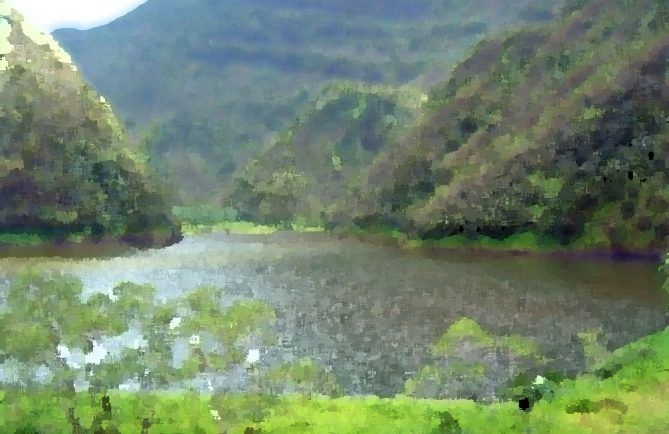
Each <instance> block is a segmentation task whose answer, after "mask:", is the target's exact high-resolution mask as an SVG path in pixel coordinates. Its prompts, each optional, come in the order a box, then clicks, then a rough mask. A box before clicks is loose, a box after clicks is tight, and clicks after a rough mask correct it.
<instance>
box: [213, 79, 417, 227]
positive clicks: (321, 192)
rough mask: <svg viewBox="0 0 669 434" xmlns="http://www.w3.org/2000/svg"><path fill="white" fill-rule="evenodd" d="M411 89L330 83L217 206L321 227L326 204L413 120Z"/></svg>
mask: <svg viewBox="0 0 669 434" xmlns="http://www.w3.org/2000/svg"><path fill="white" fill-rule="evenodd" d="M419 98H420V95H418V94H416V93H415V92H412V91H410V90H393V89H386V88H382V87H378V86H374V87H372V86H361V85H355V84H353V83H349V82H343V83H333V84H331V85H329V86H328V87H326V88H325V89H324V90H323V91H322V92H321V93H320V94H319V95H318V98H316V99H315V101H314V102H312V104H311V107H310V109H309V110H308V111H307V112H306V113H305V114H304V115H303V116H302V117H301V118H300V119H298V120H297V121H296V123H295V124H293V125H292V126H291V127H290V128H289V129H287V130H286V131H284V132H283V133H282V134H281V136H280V137H279V138H278V139H277V140H276V141H275V142H274V143H273V144H272V146H271V147H269V148H268V149H266V150H265V151H264V152H263V153H261V154H260V155H259V156H258V157H257V158H255V159H253V160H252V161H251V162H250V163H249V164H248V165H247V166H246V167H244V170H243V171H240V172H241V173H239V174H238V175H237V176H235V177H234V179H233V180H232V182H231V186H230V187H229V188H228V189H227V191H226V192H225V193H224V195H223V196H224V198H223V202H224V203H227V204H229V205H231V206H234V207H235V208H236V209H237V210H238V211H239V217H240V218H242V219H249V220H253V221H257V222H263V223H269V224H279V223H290V222H291V221H299V220H302V221H303V222H307V223H310V224H321V223H323V219H324V215H325V211H326V209H327V207H328V206H331V205H332V204H333V203H335V202H336V201H337V200H338V199H339V198H340V197H341V196H342V194H343V193H344V192H346V191H348V190H349V189H351V188H352V187H353V186H354V185H355V183H356V182H357V181H358V180H357V178H358V177H359V175H360V172H361V171H362V170H364V169H365V168H366V167H368V166H369V164H370V163H371V162H372V160H373V158H374V157H375V156H376V155H378V154H379V153H380V152H381V151H382V150H383V148H384V147H385V146H386V144H387V143H388V142H390V141H391V140H392V139H393V138H395V137H397V136H398V133H399V132H400V131H402V129H403V128H404V127H406V126H407V125H408V124H410V123H411V121H412V120H413V119H414V118H415V115H416V112H417V111H418V108H419V104H420V99H419Z"/></svg>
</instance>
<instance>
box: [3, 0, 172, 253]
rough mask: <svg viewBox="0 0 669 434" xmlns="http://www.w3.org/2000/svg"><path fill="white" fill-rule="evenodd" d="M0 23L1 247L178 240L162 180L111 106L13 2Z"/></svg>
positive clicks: (65, 55) (147, 242) (141, 243)
mask: <svg viewBox="0 0 669 434" xmlns="http://www.w3.org/2000/svg"><path fill="white" fill-rule="evenodd" d="M3 5H4V3H3ZM3 7H4V6H3ZM0 23H2V29H3V30H2V32H3V34H2V35H0V39H2V40H3V43H2V46H1V47H0V50H1V52H0V57H1V58H2V61H3V65H4V66H3V67H2V68H0V101H1V104H0V245H12V246H17V245H18V246H26V245H29V246H30V245H36V244H39V243H40V242H41V241H42V240H44V241H65V240H67V239H68V238H71V239H72V240H76V239H88V240H101V239H116V240H123V241H127V242H130V243H133V244H139V245H144V246H151V245H164V244H166V243H170V242H175V241H177V240H178V238H179V235H180V234H179V225H178V222H176V221H175V220H174V218H173V216H172V215H171V213H170V211H169V208H168V206H167V196H168V195H167V194H166V191H165V190H164V186H163V185H162V184H161V183H159V182H157V181H156V180H155V179H154V178H153V177H152V175H151V173H150V171H149V170H148V167H147V166H146V164H145V162H144V159H143V157H142V155H141V153H139V152H137V151H136V150H133V149H130V148H129V147H128V146H127V142H126V141H125V139H124V138H123V130H122V128H121V125H120V124H119V122H118V120H117V119H116V117H115V115H114V113H113V112H112V110H111V107H110V105H109V104H108V103H107V102H106V101H105V99H104V98H103V97H101V96H100V95H99V94H97V93H96V92H94V91H93V90H92V89H91V88H90V86H88V85H87V84H85V82H84V80H83V79H82V77H81V76H80V75H79V73H78V72H77V69H76V67H75V66H74V65H73V64H72V62H71V60H70V59H69V56H68V55H67V54H66V53H64V52H63V51H62V50H61V49H60V48H59V47H58V45H57V44H56V43H55V42H54V41H53V39H52V38H51V37H49V36H47V35H44V34H41V33H39V32H38V31H35V30H34V29H33V28H32V26H31V25H30V24H29V23H27V22H26V21H24V20H23V18H22V17H21V16H20V15H18V14H17V13H16V12H15V11H13V10H11V9H8V10H7V15H5V14H4V13H3V15H0ZM5 32H6V33H7V34H4V33H5Z"/></svg>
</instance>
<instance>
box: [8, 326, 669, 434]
mask: <svg viewBox="0 0 669 434" xmlns="http://www.w3.org/2000/svg"><path fill="white" fill-rule="evenodd" d="M668 392H669V328H667V329H665V330H663V331H660V332H658V333H655V334H653V335H650V336H647V337H645V338H643V339H640V340H639V341H636V342H634V343H632V344H630V345H627V346H625V347H623V348H621V349H619V350H617V351H615V352H614V353H613V354H612V355H610V356H609V357H608V358H607V359H606V360H605V361H604V362H603V363H601V364H600V365H599V367H598V368H597V369H595V370H594V371H593V373H590V374H586V375H583V376H580V377H578V378H576V379H574V380H565V381H563V382H562V383H561V384H560V385H559V386H558V387H557V388H556V391H555V395H554V396H553V397H552V398H545V399H543V400H540V401H539V402H538V403H537V404H536V405H535V406H534V407H533V408H532V410H531V411H530V412H523V411H521V410H519V409H518V405H517V403H516V402H514V401H511V402H501V403H496V404H492V405H482V404H478V403H475V402H473V401H470V400H429V399H413V398H409V397H406V396H402V395H398V396H396V397H394V398H378V397H375V396H356V397H352V396H345V397H340V398H328V397H325V396H306V395H285V396H279V397H269V396H254V395H250V394H245V395H244V394H237V395H235V394H231V395H224V396H219V397H215V398H214V399H210V398H211V397H210V396H207V395H199V396H198V395H194V394H189V393H151V394H149V393H129V392H113V393H111V394H110V401H111V406H112V412H111V414H110V417H109V418H110V420H109V421H106V422H105V423H107V424H111V425H115V426H116V427H117V428H118V429H119V431H120V432H122V433H125V432H139V431H140V429H141V424H142V421H143V420H144V419H145V418H147V419H148V420H150V421H151V422H152V425H151V428H150V431H149V432H151V433H179V432H201V433H218V432H223V430H227V432H228V433H230V434H233V433H244V432H245V431H246V432H248V431H247V428H254V429H256V430H258V429H259V430H261V431H260V432H262V433H314V434H315V433H319V434H323V433H333V434H334V433H337V434H347V433H351V434H353V433H356V434H360V433H384V434H385V433H397V434H400V433H426V434H432V433H435V434H436V433H444V432H446V433H448V432H462V433H527V432H529V433H556V434H557V433H559V434H563V433H564V434H568V433H607V434H608V433H614V432H615V433H660V432H669V401H667V400H666V399H665V397H666V394H667V393H668ZM100 398H101V397H100V396H91V395H89V394H88V393H80V394H78V395H77V396H76V398H75V401H76V405H75V407H76V415H77V417H79V418H80V423H81V424H82V426H84V427H88V426H91V425H92V424H93V423H94V420H95V418H96V415H97V417H98V418H100V414H101V413H102V412H101V411H99V410H98V407H100V405H99V403H100ZM0 403H1V405H0V425H2V426H3V427H4V430H5V432H28V431H26V430H30V432H34V431H37V432H60V431H59V430H66V431H67V427H68V422H67V419H66V417H65V411H64V409H66V408H67V407H68V406H69V403H68V402H67V400H65V399H64V398H60V397H57V396H55V395H54V394H53V393H51V392H35V393H31V394H25V393H24V392H13V391H9V390H6V391H5V392H0ZM212 411H215V412H218V415H219V416H221V420H217V419H216V417H215V416H214V415H213V414H212ZM454 421H455V422H454ZM440 425H441V426H442V428H440ZM447 425H448V426H450V427H451V428H450V430H449V429H447V428H446V426H447ZM456 425H457V426H459V427H460V429H461V431H457V430H456V429H454V426H456ZM20 430H23V431H20ZM63 432H64V431H63ZM255 432H258V431H255Z"/></svg>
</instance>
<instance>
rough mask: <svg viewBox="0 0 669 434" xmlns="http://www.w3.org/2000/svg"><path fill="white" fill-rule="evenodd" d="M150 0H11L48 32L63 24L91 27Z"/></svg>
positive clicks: (84, 27)
mask: <svg viewBox="0 0 669 434" xmlns="http://www.w3.org/2000/svg"><path fill="white" fill-rule="evenodd" d="M145 1H146V0H10V1H9V3H11V4H12V6H14V7H15V8H16V9H17V10H19V11H20V12H21V13H22V14H23V15H24V16H25V17H26V18H28V19H30V20H31V22H32V23H33V24H34V25H35V26H38V27H40V28H41V29H42V30H44V31H49V32H50V31H52V30H55V29H58V28H61V27H75V28H78V29H87V28H90V27H95V26H98V25H101V24H106V23H108V22H109V21H112V20H113V19H114V18H117V17H120V16H122V15H125V14H126V13H127V12H130V11H131V10H133V9H134V8H136V7H137V6H139V5H140V4H142V3H144V2H145Z"/></svg>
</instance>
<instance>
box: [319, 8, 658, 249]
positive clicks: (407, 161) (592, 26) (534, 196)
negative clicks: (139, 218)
mask: <svg viewBox="0 0 669 434" xmlns="http://www.w3.org/2000/svg"><path fill="white" fill-rule="evenodd" d="M668 21H669V3H667V2H666V1H661V0H634V1H629V0H591V1H578V2H570V3H569V5H568V6H567V7H566V8H565V10H564V12H563V17H562V18H561V19H559V20H558V21H557V22H555V23H554V24H553V25H552V26H548V27H531V28H526V29H524V30H520V31H514V32H509V33H506V34H504V35H502V36H499V37H496V38H492V39H488V40H486V41H484V42H481V43H480V44H479V45H478V46H477V47H476V49H475V50H474V52H473V54H472V55H471V57H469V58H468V59H467V60H465V61H464V62H462V63H461V64H460V65H459V66H458V67H457V68H456V69H455V70H454V72H453V73H452V76H451V77H450V79H449V80H448V81H447V82H445V83H442V84H440V85H438V86H436V87H435V88H433V90H432V91H431V93H430V95H429V98H430V100H429V102H428V109H427V113H426V114H425V115H424V116H423V119H422V120H421V121H420V122H419V123H418V125H417V126H416V127H415V128H413V129H412V130H411V131H410V133H408V134H406V135H405V136H404V137H403V138H402V139H401V140H399V141H396V142H395V143H393V144H392V145H391V146H388V147H387V149H385V150H384V151H383V152H382V153H381V155H379V156H378V157H377V158H376V160H375V161H374V163H373V164H372V165H371V167H370V169H369V171H368V173H367V175H366V176H365V178H366V179H365V180H364V181H363V184H362V187H361V189H360V193H359V194H356V193H353V194H351V195H349V197H348V199H347V200H346V201H344V202H343V203H341V204H340V206H339V210H338V212H335V213H333V214H332V215H331V216H330V219H331V220H332V221H333V222H335V223H340V224H341V223H346V222H349V223H350V222H355V223H357V224H358V225H361V226H364V227H370V226H377V225H382V226H392V227H396V228H399V229H400V230H402V231H405V232H407V233H409V234H412V235H414V236H417V237H420V238H423V239H439V238H443V237H447V236H450V235H456V234H461V235H460V236H461V237H462V238H463V239H464V238H467V237H468V238H475V237H477V236H481V235H486V236H488V237H491V238H496V239H501V238H505V237H508V236H511V235H514V234H519V233H522V232H526V231H530V232H531V233H533V234H534V235H538V237H535V241H537V240H538V242H539V243H540V244H541V242H542V240H543V241H546V242H547V243H548V242H549V240H550V241H551V242H555V241H557V242H560V243H562V244H569V245H572V246H574V247H579V248H605V249H614V250H615V249H626V250H646V249H653V250H665V249H666V248H667V246H669V182H668V181H669V160H668V159H667V156H668V155H669V75H668V71H667V67H668V60H667V59H669V28H668V26H669V24H668Z"/></svg>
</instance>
